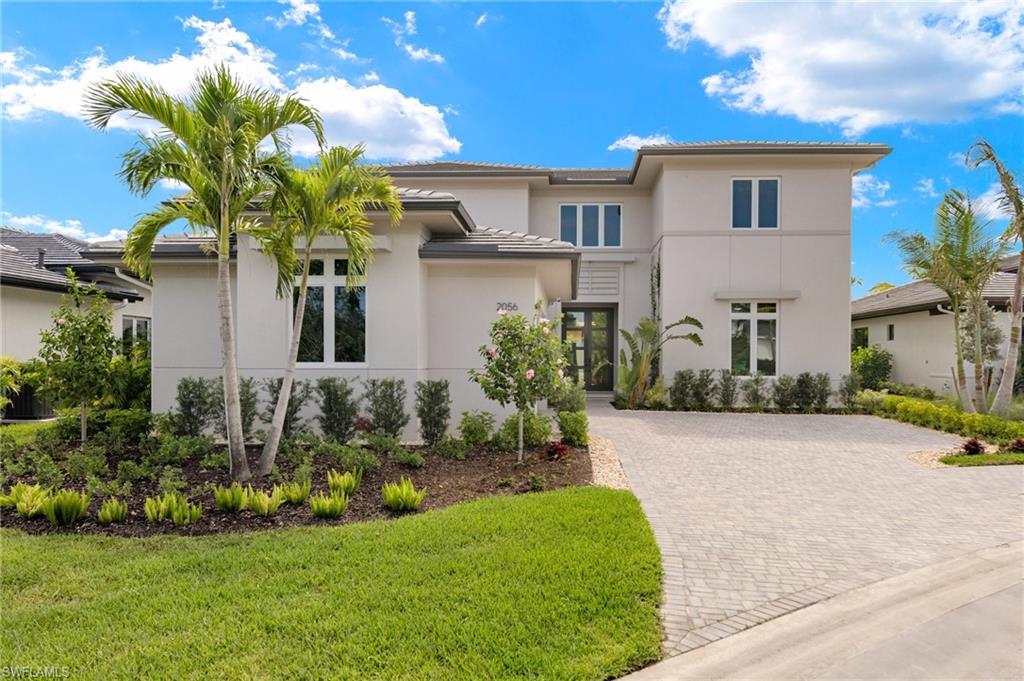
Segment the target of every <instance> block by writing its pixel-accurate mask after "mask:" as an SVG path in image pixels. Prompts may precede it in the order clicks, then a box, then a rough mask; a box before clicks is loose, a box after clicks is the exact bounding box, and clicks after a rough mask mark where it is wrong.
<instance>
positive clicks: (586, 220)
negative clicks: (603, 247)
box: [580, 205, 601, 246]
mask: <svg viewBox="0 0 1024 681" xmlns="http://www.w3.org/2000/svg"><path fill="white" fill-rule="evenodd" d="M600 215H601V213H600V210H599V209H598V207H597V206H588V205H584V206H583V240H582V241H581V242H580V245H582V246H598V245H600V243H601V241H600V231H599V230H600V224H599V222H598V221H599V219H600Z"/></svg>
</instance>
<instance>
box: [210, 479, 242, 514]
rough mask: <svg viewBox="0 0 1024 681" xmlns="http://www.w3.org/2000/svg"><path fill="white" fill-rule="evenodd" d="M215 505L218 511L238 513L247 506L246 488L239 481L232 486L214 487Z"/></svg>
mask: <svg viewBox="0 0 1024 681" xmlns="http://www.w3.org/2000/svg"><path fill="white" fill-rule="evenodd" d="M213 505H214V506H216V507H217V510H218V511H223V512H225V513H237V512H238V511H241V510H242V509H243V508H245V490H244V489H243V488H242V486H241V485H239V484H238V483H237V482H234V483H231V486H230V487H224V486H222V485H217V486H216V487H214V488H213Z"/></svg>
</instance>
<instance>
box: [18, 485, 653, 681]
mask: <svg viewBox="0 0 1024 681" xmlns="http://www.w3.org/2000/svg"><path fill="white" fill-rule="evenodd" d="M0 541H2V560H3V565H2V569H3V583H2V593H0V608H2V610H0V611H2V613H3V616H2V618H0V636H2V639H0V651H2V652H0V657H2V659H0V665H18V666H30V667H41V666H58V667H60V666H66V667H68V668H69V670H70V673H71V675H72V676H73V677H78V676H85V677H92V678H112V677H115V678H126V677H131V678H145V677H160V678H182V677H203V678H269V677H274V678H280V677H292V678H302V677H317V678H347V679H362V678H387V679H424V678H428V679H442V678H443V679H453V678H461V679H484V678H487V679H492V678H510V677H533V678H559V679H604V678H609V677H615V676H619V675H621V674H623V673H625V672H627V671H629V670H631V669H635V668H637V667H640V666H643V665H644V664H646V663H649V662H651V661H654V660H656V659H658V657H659V656H660V631H659V625H658V613H657V605H658V602H659V599H660V593H661V583H660V582H661V567H660V560H659V553H658V549H657V546H656V544H655V542H654V537H653V534H652V532H651V529H650V526H649V525H648V523H647V520H646V519H645V518H644V516H643V513H642V512H641V510H640V505H639V503H638V502H637V500H636V498H635V497H634V496H633V495H632V494H630V493H628V492H622V491H614V490H609V489H604V488H570V489H565V490H560V491H556V492H547V493H541V494H531V495H525V496H517V497H503V498H492V499H484V500H480V501H476V502H472V503H468V504H463V505H459V506H454V507H452V508H449V509H445V510H441V511H435V512H431V513H426V514H423V515H418V516H411V517H407V518H402V519H399V520H394V521H380V522H372V523H365V524H355V525H350V526H345V527H322V528H320V527H312V528H308V527H307V528H301V529H290V530H279V531H271V532H264V533H252V534H235V535H218V536H210V537H199V538H192V537H180V536H163V537H151V538H147V539H123V538H113V537H103V536H81V537H78V536H67V535H50V536H26V535H24V534H21V533H19V532H14V531H11V530H4V531H0Z"/></svg>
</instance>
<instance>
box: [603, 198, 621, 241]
mask: <svg viewBox="0 0 1024 681" xmlns="http://www.w3.org/2000/svg"><path fill="white" fill-rule="evenodd" d="M604 245H605V246H621V245H622V206H605V207H604Z"/></svg>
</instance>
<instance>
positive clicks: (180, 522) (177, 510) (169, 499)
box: [142, 492, 203, 527]
mask: <svg viewBox="0 0 1024 681" xmlns="http://www.w3.org/2000/svg"><path fill="white" fill-rule="evenodd" d="M142 511H143V513H144V514H145V516H146V520H147V521H149V522H150V523H161V522H164V521H165V520H169V521H170V522H172V523H173V524H174V525H175V527H182V526H184V525H191V524H192V523H194V522H196V521H197V520H199V519H200V518H201V517H202V516H203V506H202V504H199V503H195V504H193V503H191V502H189V500H188V499H186V498H185V496H184V495H183V494H181V493H180V492H166V493H164V494H161V495H160V496H158V497H146V500H145V501H144V502H143V505H142Z"/></svg>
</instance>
